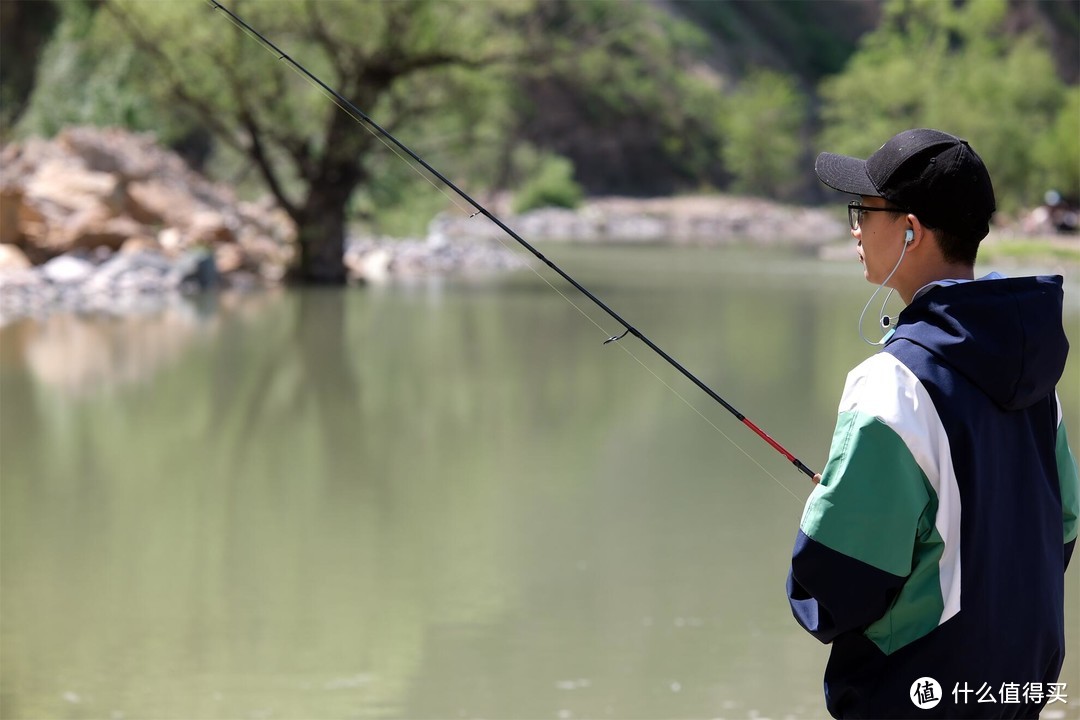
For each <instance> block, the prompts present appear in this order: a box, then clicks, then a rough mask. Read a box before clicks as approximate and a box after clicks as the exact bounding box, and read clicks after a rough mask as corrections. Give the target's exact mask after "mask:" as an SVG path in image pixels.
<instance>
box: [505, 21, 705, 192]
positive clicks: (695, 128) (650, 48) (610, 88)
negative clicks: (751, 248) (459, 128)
mask: <svg viewBox="0 0 1080 720" xmlns="http://www.w3.org/2000/svg"><path fill="white" fill-rule="evenodd" d="M523 34H524V36H525V38H526V40H525V42H526V45H527V48H528V52H529V54H530V57H532V58H534V59H535V62H533V63H532V64H531V65H529V66H527V67H526V68H524V69H523V73H522V77H521V81H520V85H521V86H522V87H523V88H524V102H523V103H522V106H521V109H520V114H521V121H520V122H521V134H522V136H523V138H524V139H527V140H529V141H530V142H532V143H533V144H534V145H537V146H539V147H543V148H545V149H548V150H551V151H552V152H555V153H557V154H559V155H562V156H564V157H568V158H570V159H571V160H573V161H574V163H575V165H576V169H577V177H578V179H579V181H581V182H582V183H583V184H584V185H585V186H586V187H589V188H590V189H591V190H594V191H600V192H639V193H640V192H662V191H664V190H670V189H673V188H672V187H671V186H672V185H673V184H674V183H676V182H681V183H682V184H684V185H685V184H691V185H696V184H699V183H701V182H702V178H705V177H709V176H710V175H714V176H715V175H717V174H718V173H716V172H715V171H716V169H717V166H718V165H719V163H718V162H717V157H718V155H719V145H720V137H719V132H718V128H717V126H716V122H715V117H716V116H717V115H718V114H719V113H720V110H721V108H722V106H723V97H722V94H721V92H720V90H721V82H720V78H719V77H718V76H717V75H716V74H715V73H714V72H713V71H711V70H710V69H709V68H708V67H707V65H706V64H705V63H704V61H703V58H704V54H705V52H706V51H707V49H708V42H707V40H708V38H707V36H706V35H705V34H704V33H703V32H702V31H701V30H700V29H698V28H696V27H695V26H693V25H692V24H690V23H688V22H685V21H681V20H678V19H676V18H674V17H673V16H671V15H670V14H667V13H665V12H663V11H662V10H661V9H659V8H657V7H655V6H653V5H652V4H650V3H610V2H568V1H566V0H554V1H551V2H540V3H538V4H537V6H536V9H535V11H534V12H533V13H531V14H530V16H529V18H528V23H527V24H526V25H525V26H524V27H523Z"/></svg>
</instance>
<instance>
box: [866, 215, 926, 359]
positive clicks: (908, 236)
mask: <svg viewBox="0 0 1080 720" xmlns="http://www.w3.org/2000/svg"><path fill="white" fill-rule="evenodd" d="M914 240H915V231H914V230H912V229H911V228H908V229H907V230H906V231H904V244H903V246H902V247H901V248H900V257H899V259H897V261H896V265H894V266H893V269H892V270H891V271H890V272H889V275H888V277H886V278H885V280H884V281H883V282H882V283H881V284H880V285H878V288H877V290H875V291H874V294H873V295H871V296H870V299H869V300H867V301H866V305H864V306H863V310H862V313H860V314H859V337H861V338H862V339H863V342H865V343H867V344H869V345H884V344H885V339H884V338H883V339H881V340H879V341H877V342H874V341H873V340H869V339H867V337H866V335H864V334H863V331H862V326H863V318H865V317H866V311H867V310H868V309H869V308H870V303H872V302H874V298H876V297H877V294H878V293H879V292H881V288H883V287H885V285H887V284H888V282H889V281H890V280H892V276H893V275H895V274H896V271H897V269H898V268H899V267H900V263H901V262H903V260H904V254H905V253H906V252H907V249H908V245H910V244H911V243H912V242H914ZM892 294H893V289H892V288H889V292H888V294H886V295H885V302H883V303H881V314H880V315H879V317H878V323H879V324H880V325H881V329H882V330H888V329H889V326H890V325H892V318H891V317H889V316H888V315H886V314H885V306H886V305H888V304H889V298H891V297H892Z"/></svg>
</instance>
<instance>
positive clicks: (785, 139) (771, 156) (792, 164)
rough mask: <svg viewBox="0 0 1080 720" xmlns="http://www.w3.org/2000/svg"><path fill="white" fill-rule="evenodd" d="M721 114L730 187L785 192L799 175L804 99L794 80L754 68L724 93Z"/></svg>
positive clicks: (750, 191) (767, 192)
mask: <svg viewBox="0 0 1080 720" xmlns="http://www.w3.org/2000/svg"><path fill="white" fill-rule="evenodd" d="M729 103H730V111H729V112H728V113H726V114H725V115H724V119H723V121H722V125H723V127H724V130H725V133H724V162H725V164H726V165H727V168H728V170H729V171H730V172H731V173H732V174H733V175H734V176H735V181H734V183H733V187H734V189H735V190H738V191H739V192H744V193H750V194H760V195H769V196H776V195H790V194H791V191H792V188H793V187H794V186H796V185H797V184H798V182H799V180H800V178H801V177H802V176H803V172H802V168H801V167H800V161H801V159H802V148H803V143H802V137H801V132H800V131H801V129H802V127H803V123H805V122H806V114H807V111H806V106H807V104H806V100H805V98H804V97H803V96H802V94H801V93H800V92H799V89H798V87H797V86H796V84H795V81H794V80H793V79H792V78H789V77H787V76H785V75H781V74H780V73H776V72H772V71H769V70H759V71H757V72H753V73H751V74H750V76H749V77H748V78H747V79H746V80H745V81H744V82H743V83H742V85H740V86H739V87H738V88H737V89H736V90H735V91H734V92H733V93H732V94H731V96H730V97H729Z"/></svg>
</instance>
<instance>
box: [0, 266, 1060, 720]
mask: <svg viewBox="0 0 1080 720" xmlns="http://www.w3.org/2000/svg"><path fill="white" fill-rule="evenodd" d="M559 252H560V253H562V254H564V255H566V254H569V258H570V259H569V262H570V264H572V266H573V267H574V268H575V275H577V276H578V277H579V279H580V280H582V281H583V282H585V283H586V284H587V285H590V287H596V288H597V292H599V293H600V294H601V296H602V297H604V299H605V300H606V301H608V302H610V303H611V304H612V305H613V306H616V307H618V308H619V309H620V312H622V313H623V314H624V316H625V317H627V318H629V319H631V320H633V321H634V323H635V324H636V325H637V326H638V327H639V328H640V329H642V330H643V331H645V332H646V333H647V334H649V335H650V337H652V338H653V339H654V340H655V341H657V342H658V343H659V344H660V345H661V346H663V347H665V348H666V349H668V350H669V351H670V352H672V354H674V355H675V356H676V357H678V358H679V359H680V361H682V362H684V363H685V364H686V365H687V366H688V367H690V368H691V369H692V370H693V371H694V372H696V373H698V374H699V375H700V376H701V377H702V379H703V380H705V381H706V382H708V383H710V384H712V385H713V386H714V387H716V388H717V389H718V390H719V391H720V392H721V394H722V395H724V396H725V397H726V398H727V399H729V400H730V401H731V402H732V403H733V404H735V405H736V406H737V407H740V408H741V409H743V410H744V411H745V412H747V413H748V414H751V415H752V416H753V417H754V419H755V420H756V421H757V422H758V423H759V424H761V425H762V426H763V427H765V428H766V429H767V430H768V431H769V432H770V433H772V434H773V435H774V436H776V437H777V438H778V439H780V440H781V441H782V442H784V443H785V444H786V445H788V446H789V447H790V448H791V449H792V450H794V451H796V452H797V454H800V455H801V456H802V457H803V459H804V460H805V461H806V462H807V463H808V464H810V465H811V466H819V465H820V463H821V461H822V459H823V456H824V454H825V451H826V449H827V447H826V446H827V442H828V438H829V436H830V435H831V431H832V419H833V416H834V414H835V406H836V402H837V398H838V396H839V391H840V387H841V385H842V383H843V376H844V373H845V372H846V371H847V369H848V368H849V367H851V366H852V365H854V364H855V362H857V361H858V359H859V358H860V357H862V356H864V355H865V354H866V353H867V350H866V349H865V348H864V347H862V346H861V344H860V343H859V342H858V340H857V339H856V338H855V336H854V333H853V330H852V328H853V322H852V321H851V320H852V317H853V316H852V312H854V310H853V308H854V309H855V310H857V309H858V307H860V306H861V302H864V301H865V300H864V298H865V295H864V288H863V286H862V284H861V283H860V282H858V279H857V278H856V279H853V280H851V281H850V282H849V281H848V280H847V279H846V278H843V277H841V276H838V277H831V276H828V275H824V276H823V275H822V274H820V272H818V271H812V270H811V269H810V268H813V267H814V266H812V265H809V264H808V263H805V262H803V261H799V260H777V261H775V262H771V263H770V272H769V273H763V272H761V271H760V269H759V268H758V266H759V264H760V262H761V260H760V258H758V257H753V256H749V257H738V256H733V254H732V253H730V252H725V253H709V252H706V251H694V250H686V251H679V252H664V251H660V250H657V249H649V248H631V249H626V250H625V251H620V252H618V253H612V252H610V251H609V252H606V253H605V252H600V251H597V250H591V249H571V248H566V249H560V251H559ZM785 263H786V264H785ZM787 269H790V272H788V270H787ZM815 272H816V273H817V274H814V273H815ZM807 273H810V274H807ZM590 312H591V311H590ZM594 317H597V321H598V323H599V324H600V325H601V326H604V327H602V328H597V327H595V326H594V325H593V324H592V323H589V322H587V321H583V320H582V318H581V317H580V316H579V315H578V314H577V313H576V312H574V311H573V309H572V308H568V306H567V304H566V303H565V301H563V300H562V299H561V298H560V297H559V296H558V295H557V294H555V293H552V292H551V291H550V289H547V288H546V286H545V285H543V283H540V282H539V281H537V280H536V279H535V278H533V277H530V276H529V275H528V274H522V275H518V276H514V277H510V278H506V279H504V280H501V281H496V282H488V283H485V284H476V285H460V284H454V283H447V284H442V285H430V286H425V285H421V286H416V287H413V288H382V289H379V290H373V291H360V290H348V291H327V290H321V291H311V292H304V293H289V294H284V295H279V296H263V297H262V298H261V299H259V300H258V301H257V302H255V303H254V304H251V305H248V304H242V305H239V306H236V307H226V306H222V307H219V308H218V309H217V310H216V311H215V312H213V313H211V314H209V315H207V316H205V317H200V316H195V317H188V318H177V317H169V318H162V319H161V321H160V325H155V324H154V323H153V322H152V321H150V320H149V319H140V320H133V321H132V324H130V325H124V324H119V325H118V324H116V323H115V321H106V322H102V323H101V324H100V325H95V324H93V323H86V322H83V321H74V320H70V319H68V320H63V321H57V322H58V324H57V325H54V326H48V327H46V328H42V327H29V328H28V327H21V328H15V327H13V328H5V329H3V330H2V331H0V347H2V348H3V355H2V358H3V359H2V364H0V397H2V402H0V437H2V439H3V452H2V453H0V479H2V483H3V486H2V491H3V503H2V504H0V514H2V526H0V532H2V545H0V553H2V567H3V584H2V588H0V592H2V596H0V600H2V604H3V611H4V622H3V624H2V626H0V639H2V645H0V649H2V652H3V665H2V667H0V672H2V678H0V680H2V682H0V716H3V717H28V718H35V717H61V716H62V717H85V718H102V717H106V718H107V717H154V718H263V717H274V718H282V717H285V718H339V717H340V718H352V717H409V718H416V717H424V718H427V717H507V718H578V717H614V718H661V717H664V718H668V717H671V718H678V717H754V716H771V717H800V718H813V717H820V716H821V715H823V713H824V711H823V708H822V703H821V698H820V677H821V672H822V669H823V667H824V657H825V653H826V649H825V648H822V647H820V646H818V645H817V644H816V643H815V642H814V641H813V640H811V639H810V638H809V637H808V636H806V635H805V634H804V633H802V631H800V630H798V629H797V628H796V627H795V625H794V622H793V621H792V620H791V619H790V613H789V611H788V609H787V604H786V601H785V600H784V595H783V580H784V573H785V572H786V565H787V559H788V553H789V551H790V542H791V540H792V538H793V535H794V528H795V524H796V523H797V519H798V515H799V512H800V511H801V498H803V497H805V495H806V493H807V492H808V488H807V487H806V485H805V482H804V479H803V477H802V476H801V475H799V474H798V473H797V472H795V471H794V470H793V469H792V468H791V467H790V466H789V465H788V464H787V463H786V461H784V460H783V458H781V457H779V456H778V455H775V453H772V451H771V450H769V449H768V448H767V447H766V446H764V445H763V444H760V441H758V440H757V439H756V438H755V437H753V436H752V435H749V434H748V433H746V432H745V430H744V429H742V428H741V426H739V425H738V424H737V423H735V422H734V421H733V420H732V419H731V418H730V416H728V415H727V414H726V413H725V412H724V411H723V410H722V409H720V408H718V407H715V406H714V405H712V404H711V401H709V400H708V399H707V398H704V397H703V396H701V397H699V396H697V395H695V393H696V392H697V391H696V390H695V389H694V388H693V387H692V386H689V385H688V383H686V381H685V380H684V379H682V378H681V376H678V375H677V374H676V373H675V372H674V371H672V370H670V369H669V368H667V367H665V366H664V365H663V363H662V362H657V361H656V360H655V359H654V358H652V357H649V355H648V353H647V351H645V350H643V349H642V348H641V346H640V345H626V346H625V347H623V346H603V345H601V341H602V340H603V339H604V338H605V337H607V335H608V334H610V333H608V332H607V331H608V330H610V329H611V328H608V327H606V326H607V325H608V324H609V323H608V322H607V321H604V320H603V318H601V317H599V316H594ZM1072 321H1073V322H1074V323H1075V318H1074V319H1073V320H1072ZM77 322H81V323H82V324H81V325H79V324H76V323H77ZM64 323H67V324H64ZM72 328H76V329H75V330H72ZM624 342H625V341H624ZM159 345H160V347H159ZM149 346H153V349H148V347H149ZM43 347H44V348H46V350H42V349H41V348H43ZM83 347H103V348H105V350H94V351H93V352H88V353H86V355H87V356H90V357H94V358H97V359H95V360H94V361H93V362H91V361H88V360H84V359H83V358H79V359H78V360H74V361H73V362H74V363H76V364H77V363H80V362H86V367H87V368H88V369H85V370H79V371H78V372H66V371H65V372H57V371H55V370H53V371H43V369H42V368H43V367H44V368H50V367H52V365H50V363H49V362H46V363H45V364H44V365H41V360H40V359H38V360H35V359H34V358H35V357H40V356H41V355H42V354H44V355H45V356H48V357H50V358H52V361H51V362H52V363H53V364H60V365H62V364H63V363H56V360H55V359H56V358H60V359H63V357H64V356H65V355H68V356H76V355H81V354H82V352H81V349H82V348H83ZM34 348H38V349H37V350H34ZM623 349H625V350H629V351H631V352H633V353H634V354H635V355H636V356H637V357H638V358H639V359H640V360H641V361H642V363H644V364H645V366H646V367H644V368H643V367H642V365H640V364H638V363H637V362H635V360H634V358H632V357H630V356H628V355H627V354H625V353H624V352H623ZM35 353H36V354H37V355H35ZM110 359H111V360H112V361H113V362H115V363H116V365H117V367H118V368H119V369H118V371H117V372H115V373H113V372H110V371H109V370H106V369H105V368H107V367H110V363H109V362H108V360H110ZM140 359H141V360H142V361H144V362H145V365H146V366H144V363H142V362H140V361H139V360H140ZM1075 368H1076V360H1075V358H1074V360H1073V361H1072V363H1071V365H1070V371H1071V374H1070V376H1069V379H1067V381H1066V382H1065V383H1064V384H1063V388H1062V398H1063V402H1065V403H1066V409H1067V411H1068V412H1069V413H1070V416H1069V417H1070V420H1069V421H1070V423H1071V424H1072V425H1073V427H1080V422H1078V419H1077V413H1078V412H1080V402H1078V401H1072V402H1070V401H1069V398H1080V393H1078V387H1077V383H1078V380H1077V376H1078V374H1077V373H1075ZM653 373H655V374H656V375H657V376H659V377H660V378H661V379H662V380H663V381H664V382H666V383H668V384H669V385H670V386H671V387H672V388H674V389H675V390H676V391H677V392H678V393H680V394H681V395H682V396H684V397H685V398H686V400H687V401H689V402H691V403H692V404H693V405H694V406H695V407H696V408H698V409H700V411H701V413H702V414H704V415H705V417H706V418H707V419H708V422H706V421H703V420H702V418H701V417H699V415H698V414H697V413H695V412H694V411H693V410H691V409H689V408H687V407H686V405H685V404H683V403H682V402H681V401H680V400H679V398H678V397H676V396H675V395H674V394H673V392H672V390H671V389H669V388H668V387H665V385H664V384H663V383H661V382H657V380H656V379H655V378H654V377H653ZM709 423H712V424H713V425H715V426H716V428H718V429H719V430H720V431H721V432H723V433H726V434H727V435H729V436H730V437H731V440H733V441H734V442H735V443H737V444H738V446H739V447H736V446H735V445H733V444H732V443H731V442H729V440H727V439H725V437H724V436H723V435H721V434H720V433H718V432H717V429H714V427H713V426H712V425H710V424H709ZM740 448H741V449H740ZM744 450H745V452H746V453H748V454H749V456H750V457H748V456H747V454H744ZM793 495H794V497H793ZM1078 577H1080V576H1078V574H1077V571H1076V569H1075V568H1073V570H1072V571H1071V572H1070V585H1069V587H1070V589H1071V590H1070V592H1071V597H1070V605H1069V613H1070V615H1069V618H1070V619H1071V620H1072V621H1073V622H1071V623H1070V626H1071V627H1074V628H1075V627H1077V626H1078V625H1080V611H1078V606H1077V596H1078V595H1080V587H1078V583H1077V578H1078ZM1073 642H1074V644H1075V642H1076V641H1075V640H1074V641H1073ZM1067 662H1068V663H1070V664H1069V665H1068V667H1067V673H1071V674H1069V675H1067V677H1068V679H1069V680H1070V682H1073V683H1075V684H1076V685H1077V686H1078V687H1080V678H1077V677H1076V676H1077V670H1076V668H1077V664H1076V663H1075V661H1074V660H1073V659H1072V658H1071V657H1070V659H1069V660H1068V661H1067Z"/></svg>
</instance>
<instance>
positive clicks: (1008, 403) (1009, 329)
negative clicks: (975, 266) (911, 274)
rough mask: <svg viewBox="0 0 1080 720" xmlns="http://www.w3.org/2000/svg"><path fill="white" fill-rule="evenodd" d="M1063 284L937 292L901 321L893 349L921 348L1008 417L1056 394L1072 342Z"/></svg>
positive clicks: (991, 283) (1020, 281) (985, 284)
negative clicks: (901, 345) (901, 343)
mask: <svg viewBox="0 0 1080 720" xmlns="http://www.w3.org/2000/svg"><path fill="white" fill-rule="evenodd" d="M1063 296H1064V293H1063V291H1062V279H1061V277H1060V276H1056V275H1055V276H1040V277H1022V278H1007V279H1000V280H977V281H974V282H967V283H960V284H957V285H946V286H938V287H934V288H931V289H930V290H928V291H927V292H926V293H924V294H923V295H921V296H919V297H918V298H916V299H915V300H914V301H913V302H912V303H911V305H909V306H908V307H907V308H905V309H904V311H903V312H902V313H900V317H899V318H898V322H897V328H896V332H895V333H893V335H892V336H891V337H890V338H889V341H888V343H886V345H885V347H886V348H888V346H889V345H891V344H892V343H894V342H897V341H898V340H907V341H909V342H913V343H915V344H917V345H921V346H922V347H924V348H926V349H927V350H928V351H930V352H931V353H933V354H934V355H935V356H936V357H938V358H939V359H940V360H941V361H942V362H944V363H946V364H948V365H949V366H951V367H953V368H954V369H956V371H957V372H959V373H961V374H962V375H964V376H965V377H967V378H968V379H969V380H970V381H971V382H973V383H974V384H975V385H976V386H977V387H979V388H980V389H981V390H982V391H983V392H984V393H986V395H987V396H989V397H990V399H991V400H993V401H994V402H995V403H996V404H997V405H998V406H1000V407H1001V408H1003V409H1005V410H1019V409H1022V408H1026V407H1030V406H1031V405H1033V404H1034V403H1036V402H1038V401H1039V400H1041V399H1043V398H1045V397H1046V396H1047V395H1048V394H1049V393H1051V392H1053V390H1054V387H1055V386H1056V385H1057V381H1058V379H1059V378H1060V377H1061V373H1062V372H1063V371H1064V369H1065V358H1066V357H1067V356H1068V354H1069V341H1068V340H1067V339H1066V338H1065V330H1064V328H1063V327H1062V302H1063Z"/></svg>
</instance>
